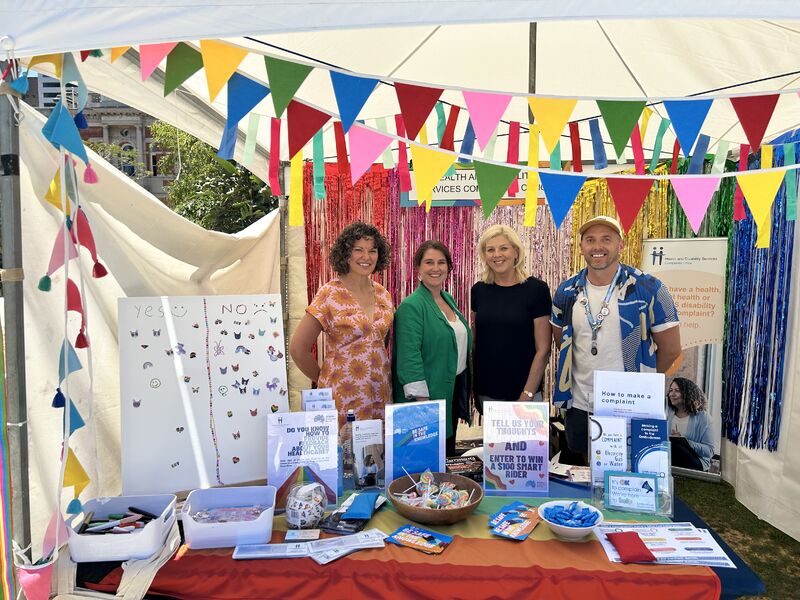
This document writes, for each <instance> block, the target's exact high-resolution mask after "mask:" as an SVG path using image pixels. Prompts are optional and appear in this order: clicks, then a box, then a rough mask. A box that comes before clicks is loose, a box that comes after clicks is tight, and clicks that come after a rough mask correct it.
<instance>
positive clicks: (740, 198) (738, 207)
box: [733, 144, 750, 221]
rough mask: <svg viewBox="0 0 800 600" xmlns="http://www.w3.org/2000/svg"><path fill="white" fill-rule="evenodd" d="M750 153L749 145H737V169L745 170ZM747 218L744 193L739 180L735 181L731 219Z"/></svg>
mask: <svg viewBox="0 0 800 600" xmlns="http://www.w3.org/2000/svg"><path fill="white" fill-rule="evenodd" d="M749 155H750V145H749V144H741V145H740V146H739V171H747V159H748V156H749ZM746 218H747V213H746V212H745V210H744V194H743V193H742V188H740V187H739V182H738V181H737V182H736V191H735V192H734V193H733V220H734V221H741V220H743V219H746Z"/></svg>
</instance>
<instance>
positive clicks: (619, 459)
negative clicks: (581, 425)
mask: <svg viewBox="0 0 800 600" xmlns="http://www.w3.org/2000/svg"><path fill="white" fill-rule="evenodd" d="M627 428H628V423H627V419H625V418H623V417H599V416H597V415H595V416H594V417H590V418H589V432H590V435H591V438H592V439H591V442H592V443H591V450H590V451H591V455H590V457H589V460H590V463H591V468H592V485H594V486H602V485H604V483H605V474H606V472H607V471H626V470H627V469H628V440H627V437H628V433H627Z"/></svg>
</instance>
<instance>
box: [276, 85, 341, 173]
mask: <svg viewBox="0 0 800 600" xmlns="http://www.w3.org/2000/svg"><path fill="white" fill-rule="evenodd" d="M330 118H331V116H330V115H328V114H325V113H324V112H322V111H319V110H317V109H316V108H312V107H310V106H308V105H306V104H303V103H302V102H298V101H297V100H292V101H291V102H289V106H288V107H287V108H286V121H287V124H288V125H287V127H288V129H289V158H290V159H291V158H294V156H295V155H296V154H297V153H298V152H300V150H302V149H303V146H305V145H306V144H307V143H308V141H309V140H310V139H311V138H313V137H314V135H315V134H316V133H317V132H318V131H319V130H320V129H322V126H323V125H325V123H327V122H328V121H329V120H330ZM339 126H340V127H341V123H339ZM342 135H344V134H342Z"/></svg>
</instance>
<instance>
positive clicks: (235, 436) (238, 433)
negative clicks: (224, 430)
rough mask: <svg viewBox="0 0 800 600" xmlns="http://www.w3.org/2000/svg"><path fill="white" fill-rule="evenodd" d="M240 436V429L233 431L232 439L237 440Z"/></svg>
mask: <svg viewBox="0 0 800 600" xmlns="http://www.w3.org/2000/svg"><path fill="white" fill-rule="evenodd" d="M240 437H242V432H241V431H234V432H233V439H235V440H238V439H239V438H240Z"/></svg>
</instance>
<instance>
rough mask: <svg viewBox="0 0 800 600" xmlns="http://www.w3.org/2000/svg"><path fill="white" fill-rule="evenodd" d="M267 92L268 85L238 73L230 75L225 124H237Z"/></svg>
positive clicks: (227, 125)
mask: <svg viewBox="0 0 800 600" xmlns="http://www.w3.org/2000/svg"><path fill="white" fill-rule="evenodd" d="M269 92H270V90H269V88H268V87H266V86H264V85H261V84H260V83H258V82H257V81H253V80H252V79H250V78H249V77H245V76H244V75H239V73H234V74H233V75H231V78H230V79H229V80H228V117H227V120H226V124H225V126H226V127H229V126H232V125H237V124H238V123H239V121H241V120H242V119H243V118H244V117H245V115H247V113H249V112H250V111H251V110H253V109H254V108H255V107H256V106H257V105H258V103H259V102H261V101H262V100H263V99H264V98H266V97H267V94H269Z"/></svg>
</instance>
